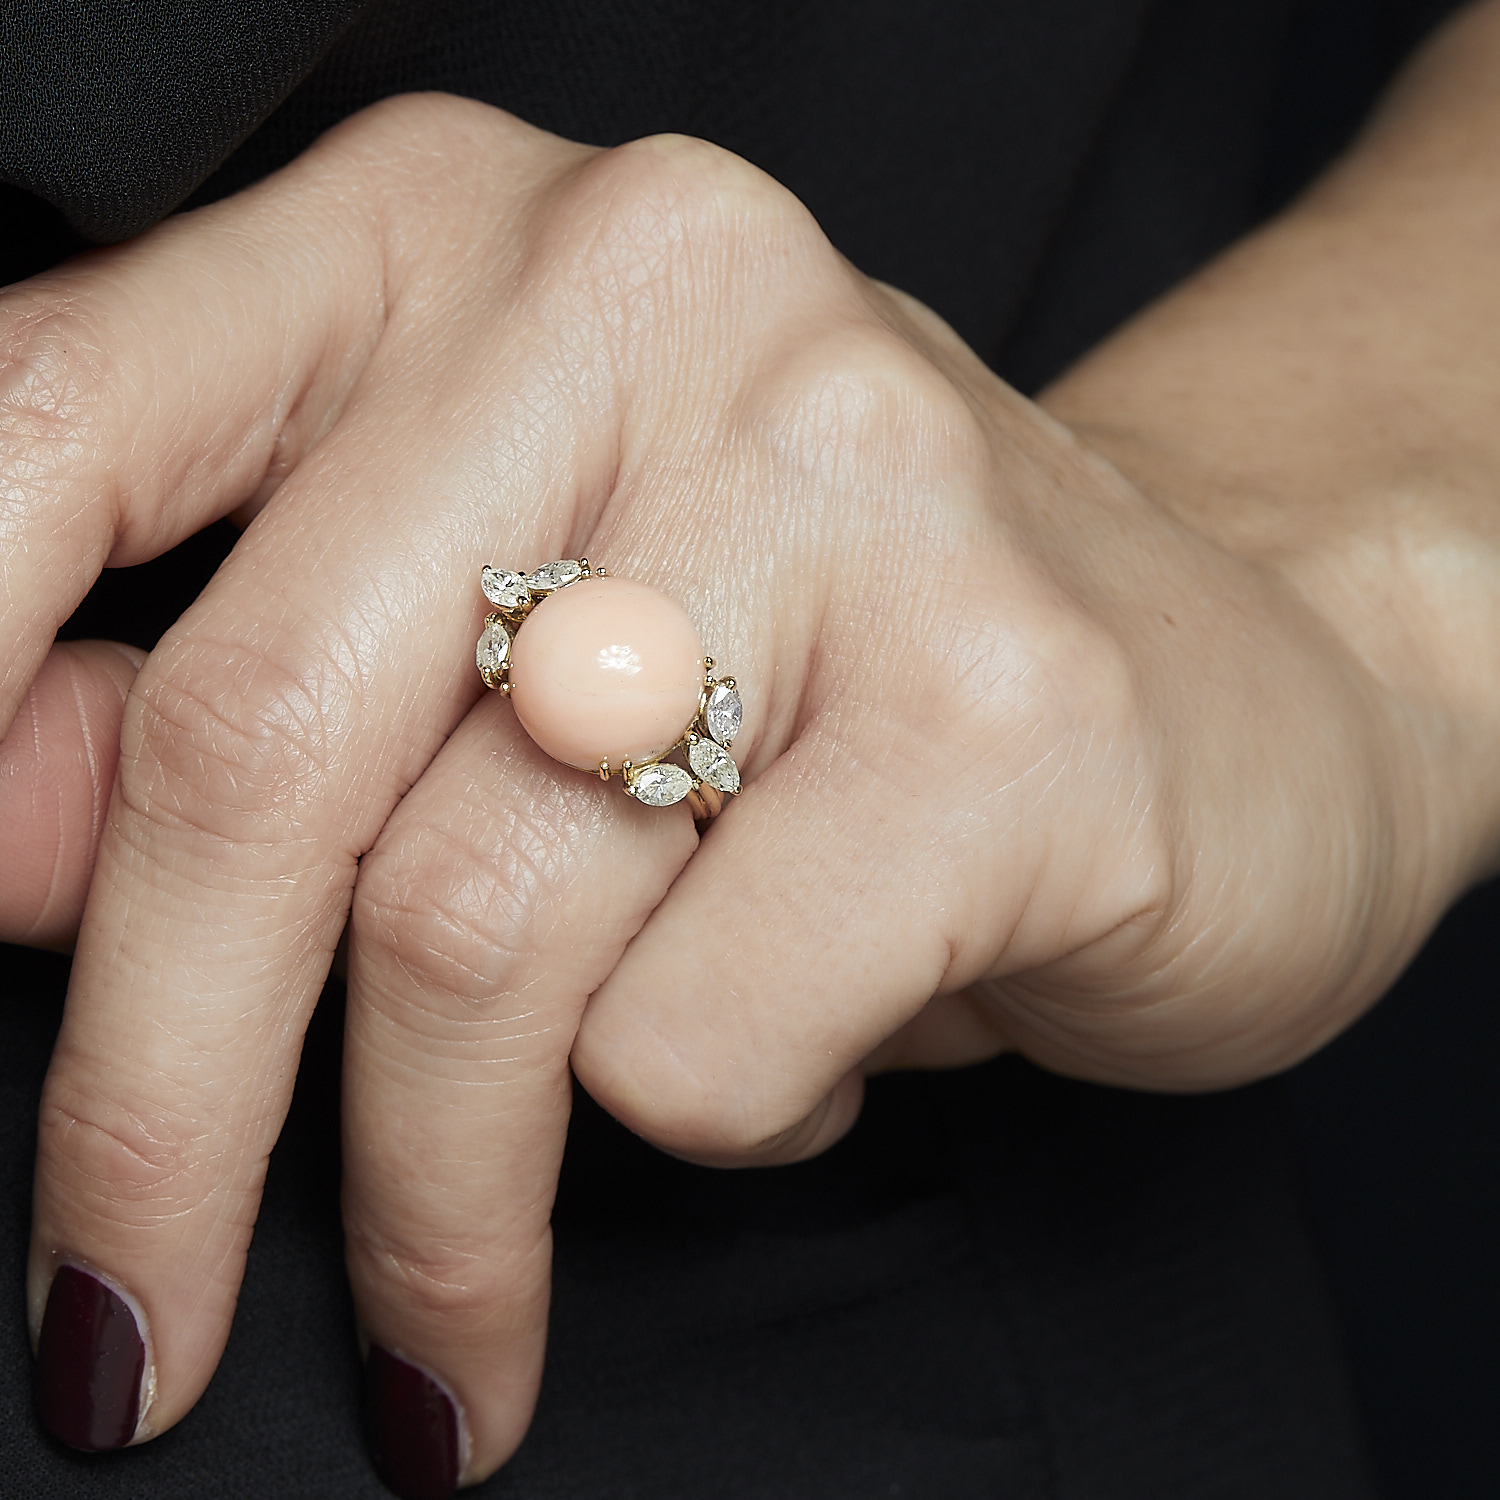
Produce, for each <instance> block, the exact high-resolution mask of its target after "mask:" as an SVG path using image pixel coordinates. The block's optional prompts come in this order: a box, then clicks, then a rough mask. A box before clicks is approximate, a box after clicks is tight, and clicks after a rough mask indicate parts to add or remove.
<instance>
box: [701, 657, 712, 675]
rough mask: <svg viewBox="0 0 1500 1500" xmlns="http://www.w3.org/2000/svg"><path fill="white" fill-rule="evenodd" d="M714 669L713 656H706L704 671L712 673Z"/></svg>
mask: <svg viewBox="0 0 1500 1500" xmlns="http://www.w3.org/2000/svg"><path fill="white" fill-rule="evenodd" d="M713 669H714V659H713V657H711V656H705V657H704V658H703V670H704V671H705V672H712V671H713Z"/></svg>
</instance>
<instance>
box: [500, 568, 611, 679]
mask: <svg viewBox="0 0 1500 1500" xmlns="http://www.w3.org/2000/svg"><path fill="white" fill-rule="evenodd" d="M603 576H604V569H603V568H597V569H591V568H590V567H589V560H588V558H586V557H580V558H571V557H565V558H562V559H561V560H559V561H558V562H550V563H545V564H543V565H542V566H541V567H540V568H537V569H536V570H535V572H531V573H517V572H516V571H515V570H514V569H512V568H494V567H491V566H490V565H489V564H488V563H486V564H485V566H484V567H482V568H481V569H480V570H479V588H480V591H481V592H482V593H483V594H484V597H485V598H486V599H488V600H489V601H490V603H491V604H493V605H494V606H495V608H494V609H493V610H492V611H491V613H490V614H489V615H488V616H487V617H486V619H485V622H484V630H483V632H482V633H481V634H480V637H479V643H478V645H476V646H475V648H474V664H475V666H477V667H478V668H479V675H480V676H481V677H482V678H484V682H485V686H486V687H492V688H498V689H499V690H500V691H501V692H502V693H508V692H509V691H510V678H509V675H508V673H509V669H510V648H511V643H512V642H513V641H514V640H515V638H516V631H518V630H519V629H520V628H521V625H522V622H523V621H524V620H525V619H526V616H527V615H529V614H530V613H531V611H532V610H533V609H534V608H535V607H536V605H537V604H538V603H539V602H540V601H541V600H542V599H545V598H546V597H547V595H548V594H555V593H556V592H557V591H558V589H563V588H566V587H567V586H568V585H569V584H570V583H577V582H578V581H579V579H581V578H599V577H603Z"/></svg>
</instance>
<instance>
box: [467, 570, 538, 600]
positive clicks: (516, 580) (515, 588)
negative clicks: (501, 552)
mask: <svg viewBox="0 0 1500 1500" xmlns="http://www.w3.org/2000/svg"><path fill="white" fill-rule="evenodd" d="M479 587H480V588H482V589H483V590H484V597H485V598H486V599H488V600H489V601H490V603H491V604H493V605H494V606H495V607H496V608H497V609H523V608H524V607H525V605H526V601H527V600H528V599H529V598H530V597H531V594H530V591H529V590H528V589H527V587H526V580H525V579H524V578H522V577H521V575H520V574H519V573H512V572H511V570H510V569H509V568H492V567H489V566H488V565H486V566H485V567H483V568H481V569H480V570H479Z"/></svg>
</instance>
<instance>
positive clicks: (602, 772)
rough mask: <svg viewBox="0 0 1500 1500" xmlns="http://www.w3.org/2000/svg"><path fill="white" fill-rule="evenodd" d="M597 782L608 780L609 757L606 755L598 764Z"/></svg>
mask: <svg viewBox="0 0 1500 1500" xmlns="http://www.w3.org/2000/svg"><path fill="white" fill-rule="evenodd" d="M599 780H600V781H608V780H609V757H608V756H607V755H606V756H605V757H604V759H603V760H601V761H600V762H599Z"/></svg>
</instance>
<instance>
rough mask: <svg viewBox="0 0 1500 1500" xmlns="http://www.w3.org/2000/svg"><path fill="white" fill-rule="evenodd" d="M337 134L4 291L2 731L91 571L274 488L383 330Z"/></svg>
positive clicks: (374, 268) (369, 227)
mask: <svg viewBox="0 0 1500 1500" xmlns="http://www.w3.org/2000/svg"><path fill="white" fill-rule="evenodd" d="M341 139H342V138H341V137H340V136H338V135H335V136H334V137H332V138H330V139H329V140H328V141H327V142H325V143H324V144H323V145H321V146H320V147H318V148H315V149H314V150H313V151H312V152H310V153H309V154H308V155H307V156H306V157H304V158H303V159H302V160H301V161H299V162H297V163H295V164H293V165H292V166H291V167H288V168H287V169H286V170H285V171H284V172H282V173H279V174H277V176H275V177H273V178H271V179H270V180H268V181H267V182H265V183H263V184H261V185H260V186H259V187H257V188H256V189H254V190H253V191H251V192H249V193H246V194H243V195H241V196H239V197H237V198H233V199H229V200H226V201H225V202H224V203H222V204H217V205H215V206H213V207H211V208H206V209H202V210H199V211H197V212H195V213H192V214H185V215H182V216H181V217H178V218H174V219H171V220H169V221H167V222H166V223H164V224H163V225H161V226H160V227H159V228H157V229H154V230H152V231H151V232H150V233H149V234H146V235H144V236H142V237H141V238H140V239H139V240H135V241H132V242H131V243H129V244H127V245H123V246H120V247H117V248H114V249H110V250H102V251H97V252H94V253H91V254H89V255H85V256H83V257H81V258H80V259H78V260H75V261H71V262H68V263H67V264H65V265H63V266H61V267H59V268H58V269H56V270H54V271H49V272H47V273H45V274H43V275H41V276H38V277H34V278H33V279H32V280H30V281H27V282H22V283H19V284H17V285H15V286H13V287H10V288H8V289H6V290H4V291H3V292H0V551H3V554H4V557H5V566H4V573H3V579H0V630H3V632H4V635H5V638H6V640H7V641H9V642H10V643H11V649H10V650H9V651H8V652H7V654H6V658H5V661H4V663H3V665H0V732H3V731H4V728H5V726H6V725H8V724H9V722H10V719H11V716H12V714H13V713H14V712H15V709H16V707H17V705H18V704H19V702H20V700H21V698H22V696H23V694H24V693H25V691H26V685H27V683H29V682H30V680H31V678H32V675H33V674H34V673H35V671H36V670H37V668H38V666H39V665H40V663H41V660H42V658H43V656H44V655H45V654H46V651H47V648H48V646H49V645H50V643H51V641H52V637H53V634H54V632H55V631H56V629H57V627H58V625H59V624H60V623H61V622H62V621H63V620H64V619H66V618H67V617H68V615H69V614H70V613H71V612H72V611H73V609H74V607H75V606H76V605H77V603H78V601H79V600H80V599H82V598H83V596H84V594H85V593H86V592H87V590H88V588H89V585H90V584H91V583H92V582H93V580H94V579H95V578H96V577H97V576H98V574H99V571H100V569H101V568H103V567H104V566H105V565H106V564H107V563H113V564H117V565H118V564H128V563H132V562H140V561H144V560H145V559H147V558H150V557H154V556H156V555H157V554H158V553H160V552H163V551H165V550H166V549H167V548H169V547H171V546H172V545H174V544H175V543H176V542H178V541H180V540H181V539H182V538H183V537H184V536H187V535H189V534H190V533H192V532H194V531H196V530H198V529H199V528H200V527H202V526H204V525H206V524H207V523H208V522H209V521H211V520H214V519H216V518H217V517H218V516H221V515H224V514H226V513H227V512H229V511H230V510H232V509H233V508H234V507H235V506H236V505H238V504H240V503H241V502H242V501H245V500H247V499H248V498H249V497H251V496H253V495H255V494H256V493H257V491H259V490H262V489H263V488H264V487H266V486H267V485H268V484H274V482H275V481H276V480H277V479H279V478H280V477H281V475H282V474H284V473H285V472H286V471H287V470H288V469H289V468H291V467H292V466H294V465H295V463H296V462H297V460H298V458H299V457H300V456H301V454H302V453H303V452H305V451H306V450H307V448H308V447H309V446H310V445H311V444H312V443H313V442H314V441H316V439H317V437H318V436H319V435H320V433H321V432H322V431H323V430H324V429H325V428H326V426H327V424H328V423H329V421H330V419H331V417H332V415H333V414H335V413H336V412H337V410H338V409H339V407H340V405H341V403H342V401H343V400H344V398H345V396H346V395H347V393H348V391H349V389H350V388H351V386H352V384H353V382H354V381H355V379H356V378H357V376H358V374H359V371H360V369H361V368H362V366H363V363H364V361H365V360H366V358H367V357H368V355H369V352H370V351H371V350H372V349H373V347H374V345H375V342H376V341H377V339H378V337H379V333H380V330H381V326H382V308H383V305H384V300H385V267H384V264H383V256H382V253H381V248H380V243H379V238H378V235H377V234H376V232H375V225H374V219H373V215H372V213H371V212H370V211H369V210H368V209H361V208H360V207H359V206H358V202H359V200H357V199H355V200H353V202H352V203H351V200H350V198H348V197H347V196H339V195H337V194H335V193H334V192H333V191H331V185H330V184H329V182H328V175H329V174H328V172H327V165H328V161H329V158H330V156H336V155H337V154H338V153H339V152H340V151H341V146H340V140H341Z"/></svg>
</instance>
